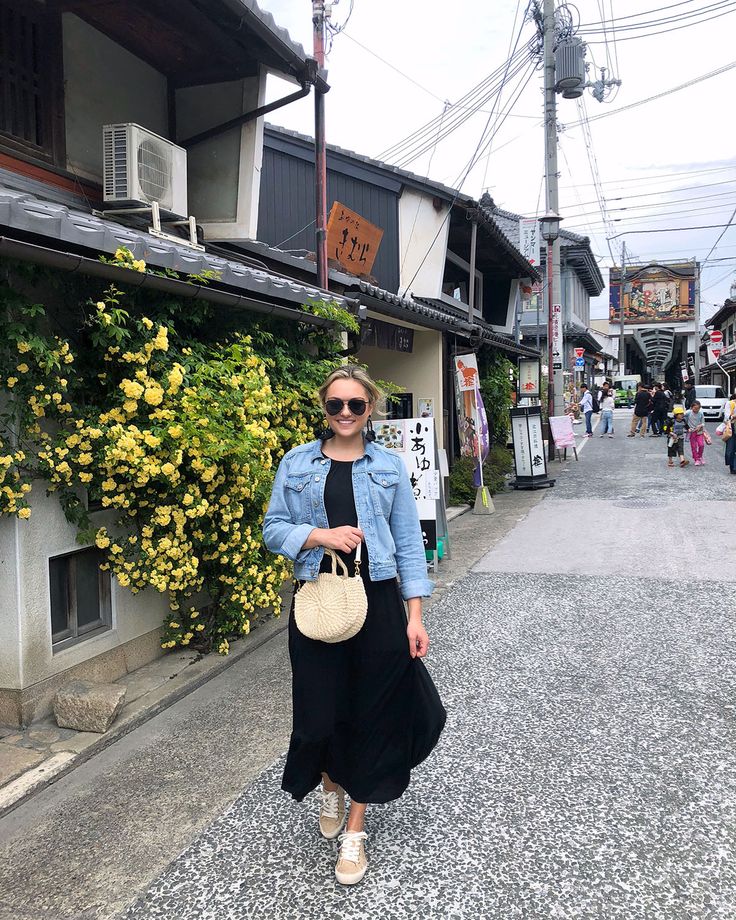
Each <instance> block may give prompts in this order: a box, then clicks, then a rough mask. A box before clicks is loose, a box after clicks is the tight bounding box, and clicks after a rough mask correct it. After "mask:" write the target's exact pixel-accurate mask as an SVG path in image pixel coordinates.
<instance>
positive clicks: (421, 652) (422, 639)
mask: <svg viewBox="0 0 736 920" xmlns="http://www.w3.org/2000/svg"><path fill="white" fill-rule="evenodd" d="M406 635H407V638H408V639H409V654H410V655H411V657H412V658H424V656H425V655H426V654H427V652H428V651H429V636H428V635H427V630H426V629H425V628H424V625H423V624H422V622H421V620H419V621H416V620H409V625H408V626H407V627H406Z"/></svg>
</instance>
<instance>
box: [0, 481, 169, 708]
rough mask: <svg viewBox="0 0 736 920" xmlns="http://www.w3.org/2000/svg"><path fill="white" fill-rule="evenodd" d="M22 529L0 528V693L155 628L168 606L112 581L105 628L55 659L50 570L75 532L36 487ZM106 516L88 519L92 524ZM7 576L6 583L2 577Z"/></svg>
mask: <svg viewBox="0 0 736 920" xmlns="http://www.w3.org/2000/svg"><path fill="white" fill-rule="evenodd" d="M30 504H31V508H32V514H31V517H30V519H29V520H27V521H17V520H11V519H9V518H4V519H2V520H0V575H1V577H0V688H4V689H13V690H18V689H25V688H27V687H30V686H32V685H33V684H35V683H37V682H39V681H41V680H44V679H45V678H47V677H52V676H53V675H56V674H60V673H62V672H63V671H65V670H67V669H68V668H70V667H72V666H74V665H76V664H80V663H81V662H84V661H87V660H89V659H90V658H94V657H95V656H97V655H101V654H102V653H103V652H107V651H109V650H111V649H114V648H116V647H117V646H119V645H122V644H123V643H125V642H128V641H130V640H131V639H136V638H138V637H139V636H142V635H144V634H146V633H148V632H151V631H152V630H154V629H157V628H158V627H160V626H161V624H162V622H163V619H164V617H165V615H166V613H167V610H168V604H167V599H166V596H165V595H161V594H159V593H158V592H156V591H151V590H148V591H145V592H143V593H141V594H138V595H133V594H131V592H130V591H129V590H128V589H127V588H121V587H120V586H119V585H118V584H117V582H116V581H115V579H114V578H113V580H112V590H111V600H112V628H111V629H109V630H106V631H105V632H101V633H98V634H97V635H95V636H91V637H90V638H88V639H84V640H82V641H80V642H78V643H77V644H76V645H73V646H70V647H68V648H66V649H61V650H59V651H57V652H56V653H54V651H53V648H52V643H51V613H50V593H49V564H48V560H49V558H50V557H52V556H58V555H61V554H62V553H69V552H73V551H74V550H78V549H80V548H81V547H80V546H79V544H77V542H76V539H75V535H76V529H75V528H74V527H72V526H71V525H70V524H69V523H68V522H67V520H66V518H65V517H64V513H63V511H62V509H61V506H60V505H59V503H58V501H57V500H56V499H55V497H54V496H53V495H52V496H49V497H47V496H46V495H45V494H44V491H43V488H42V486H40V484H39V485H37V487H36V488H35V489H34V491H33V492H32V493H31V501H30ZM107 517H108V515H107V513H106V512H100V513H99V515H95V518H99V523H100V524H102V523H103V522H105V521H106V519H107ZM6 574H7V576H8V577H6Z"/></svg>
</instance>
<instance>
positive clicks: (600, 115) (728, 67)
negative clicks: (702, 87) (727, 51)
mask: <svg viewBox="0 0 736 920" xmlns="http://www.w3.org/2000/svg"><path fill="white" fill-rule="evenodd" d="M734 67H736V61H731V63H730V64H726V65H724V66H723V67H719V68H718V69H717V70H712V71H711V72H710V73H705V74H703V75H702V76H700V77H694V78H693V79H692V80H688V81H687V83H681V84H680V85H679V86H673V87H672V89H668V90H665V91H664V92H661V93H657V94H656V95H655V96H647V98H646V99H640V100H639V101H638V102H631V103H629V104H628V105H622V106H619V107H618V108H617V109H610V110H608V111H606V112H599V113H598V115H593V116H591V117H590V118H589V119H588V121H598V120H599V119H601V118H609V117H610V116H611V115H617V114H618V113H619V112H627V111H628V110H629V109H635V108H637V107H638V106H640V105H645V104H646V103H647V102H654V100H655V99H663V98H664V97H665V96H671V95H672V93H679V92H680V90H683V89H689V87H691V86H695V85H696V84H697V83H702V82H703V80H710V79H711V77H718V76H720V75H721V74H723V73H726V71H728V70H733V68H734ZM580 125H582V121H575V122H573V123H572V124H569V125H566V126H565V127H567V128H577V127H579V126H580Z"/></svg>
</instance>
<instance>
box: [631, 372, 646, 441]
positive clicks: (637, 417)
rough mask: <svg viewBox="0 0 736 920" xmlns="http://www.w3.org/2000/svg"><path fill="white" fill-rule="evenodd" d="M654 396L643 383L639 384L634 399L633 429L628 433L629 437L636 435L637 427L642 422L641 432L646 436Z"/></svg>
mask: <svg viewBox="0 0 736 920" xmlns="http://www.w3.org/2000/svg"><path fill="white" fill-rule="evenodd" d="M651 401H652V397H651V396H650V395H649V391H648V390H647V388H646V387H645V386H644V384H643V383H640V384H638V386H637V388H636V397H635V399H634V415H633V416H632V419H631V430H630V431H629V433H628V434H627V435H626V437H627V438H635V437H636V429H637V426H638V425H639V424H641V430H640V434H641V436H642V437H644V436H645V435H646V433H647V416H648V415H649V406H650V403H651Z"/></svg>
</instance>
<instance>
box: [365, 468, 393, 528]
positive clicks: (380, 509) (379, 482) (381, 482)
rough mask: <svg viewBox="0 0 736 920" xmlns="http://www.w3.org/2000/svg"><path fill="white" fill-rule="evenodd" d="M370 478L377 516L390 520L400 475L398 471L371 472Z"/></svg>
mask: <svg viewBox="0 0 736 920" xmlns="http://www.w3.org/2000/svg"><path fill="white" fill-rule="evenodd" d="M368 476H369V478H370V484H371V494H372V496H373V507H374V509H375V511H376V514H380V515H381V516H382V517H385V518H389V517H390V516H391V509H392V508H393V504H394V498H395V497H396V488H397V486H398V484H399V474H398V472H397V471H396V470H371V472H370V473H369V474H368Z"/></svg>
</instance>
